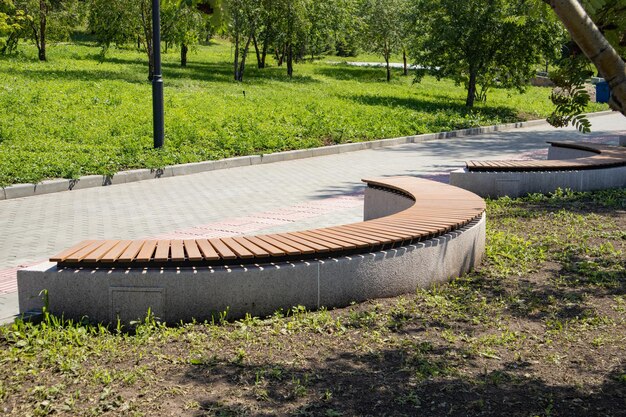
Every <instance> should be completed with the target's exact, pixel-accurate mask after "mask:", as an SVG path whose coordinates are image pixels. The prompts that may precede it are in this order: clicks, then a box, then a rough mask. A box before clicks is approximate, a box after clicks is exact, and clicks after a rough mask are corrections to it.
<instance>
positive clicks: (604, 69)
mask: <svg viewBox="0 0 626 417" xmlns="http://www.w3.org/2000/svg"><path fill="white" fill-rule="evenodd" d="M544 2H545V3H547V4H549V5H550V7H552V9H553V10H554V12H555V13H556V15H557V16H558V17H559V19H561V21H562V22H563V24H564V25H565V27H566V28H567V30H568V32H569V33H570V35H571V37H572V39H573V40H574V41H575V42H576V43H577V44H578V46H579V47H580V49H581V50H582V52H583V53H584V54H585V55H586V56H587V57H588V58H589V59H590V60H591V62H593V64H594V65H595V66H596V68H597V69H598V71H599V73H600V74H601V75H602V76H603V77H604V79H605V80H606V81H607V82H608V84H609V86H610V88H611V97H610V98H609V106H610V107H611V108H612V109H614V110H616V111H619V112H620V113H622V114H623V115H625V116H626V65H625V64H624V57H623V56H620V55H619V53H618V51H617V50H616V49H615V48H613V46H612V45H611V43H610V42H609V41H608V40H607V39H606V38H605V37H604V36H603V35H602V32H601V31H600V30H599V29H598V27H597V26H596V25H595V23H594V22H593V20H592V19H591V18H590V17H589V15H588V14H587V12H586V11H585V9H584V8H583V7H582V6H581V4H580V3H579V2H578V1H577V0H544ZM587 3H588V4H587V7H588V8H594V7H593V4H592V3H596V4H597V5H598V6H596V7H597V9H598V10H597V11H599V12H600V13H602V12H603V11H604V12H605V13H611V12H613V13H615V12H617V16H613V17H611V16H610V15H609V16H608V17H607V16H606V15H604V16H602V15H601V16H600V19H601V20H602V19H605V20H604V21H605V22H606V21H607V20H606V19H608V21H609V22H612V23H613V25H614V26H616V27H617V29H618V30H617V31H615V32H614V33H613V34H609V36H610V37H612V36H611V35H613V36H614V37H613V39H614V41H616V44H621V42H624V43H625V44H626V34H625V30H624V28H625V27H626V23H625V22H624V16H625V14H626V6H625V5H624V2H623V0H617V1H611V0H608V1H607V0H599V2H598V1H596V2H587ZM620 46H622V48H623V47H624V45H620ZM621 51H622V53H624V49H621ZM558 110H559V109H558V107H557V113H558ZM566 110H567V109H566ZM580 112H581V110H580V108H574V110H573V112H572V113H573V114H568V113H567V111H563V112H562V114H561V116H563V117H565V119H564V120H561V122H565V123H562V124H567V122H568V121H569V119H571V120H577V119H576V117H577V116H576V115H575V113H580Z"/></svg>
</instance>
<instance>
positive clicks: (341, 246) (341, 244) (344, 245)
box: [299, 230, 356, 250]
mask: <svg viewBox="0 0 626 417" xmlns="http://www.w3.org/2000/svg"><path fill="white" fill-rule="evenodd" d="M299 234H300V235H303V236H308V237H310V238H311V239H318V240H320V241H322V242H328V243H331V244H334V245H336V246H335V247H334V248H333V249H334V250H348V249H356V244H354V243H349V242H346V241H345V240H342V239H336V238H333V237H332V236H328V235H324V234H320V233H316V230H305V231H302V232H300V233H299Z"/></svg>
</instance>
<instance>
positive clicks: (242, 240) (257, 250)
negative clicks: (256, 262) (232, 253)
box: [232, 236, 271, 258]
mask: <svg viewBox="0 0 626 417" xmlns="http://www.w3.org/2000/svg"><path fill="white" fill-rule="evenodd" d="M232 239H233V240H234V241H235V242H237V243H239V244H240V245H241V246H242V247H243V248H245V249H247V250H248V251H250V252H251V253H252V254H253V255H254V257H255V258H267V257H269V256H271V254H270V253H269V252H268V251H266V250H265V249H263V248H262V247H260V246H258V245H256V244H254V243H252V242H251V241H249V240H248V239H247V237H243V236H234V237H232Z"/></svg>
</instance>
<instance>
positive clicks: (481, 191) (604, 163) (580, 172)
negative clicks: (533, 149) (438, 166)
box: [450, 142, 626, 197]
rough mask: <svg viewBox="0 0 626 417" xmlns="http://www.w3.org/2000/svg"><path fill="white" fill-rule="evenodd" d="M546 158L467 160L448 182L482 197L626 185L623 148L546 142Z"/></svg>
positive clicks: (625, 151)
mask: <svg viewBox="0 0 626 417" xmlns="http://www.w3.org/2000/svg"><path fill="white" fill-rule="evenodd" d="M548 143H549V144H550V145H551V146H550V148H549V154H548V159H547V160H530V161H515V160H506V161H503V160H495V161H469V162H467V163H466V168H465V169H461V170H457V171H453V172H452V173H451V174H450V184H451V185H455V186H457V187H461V188H464V189H466V190H470V191H472V192H474V193H476V194H478V195H480V196H482V197H501V196H505V195H508V196H509V197H519V196H522V195H525V194H528V193H536V192H539V193H549V192H554V191H555V190H556V189H557V188H562V189H566V188H569V189H572V190H574V191H593V190H601V189H608V188H618V187H625V186H626V147H622V146H609V145H601V144H594V143H578V142H548Z"/></svg>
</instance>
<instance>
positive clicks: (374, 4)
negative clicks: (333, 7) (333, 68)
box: [365, 0, 408, 81]
mask: <svg viewBox="0 0 626 417" xmlns="http://www.w3.org/2000/svg"><path fill="white" fill-rule="evenodd" d="M407 7H408V2H406V1H404V0H367V1H366V2H365V10H366V11H365V16H366V17H365V29H366V30H365V39H366V47H367V48H368V49H369V50H371V51H372V52H375V53H379V54H381V55H382V56H383V59H384V60H385V64H386V67H387V81H391V66H390V64H389V60H390V59H391V54H393V53H394V52H396V51H398V49H399V47H400V45H401V41H402V35H403V33H402V29H403V26H404V21H403V18H404V17H403V13H404V10H406V8H407Z"/></svg>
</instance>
